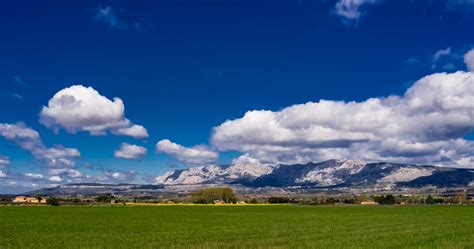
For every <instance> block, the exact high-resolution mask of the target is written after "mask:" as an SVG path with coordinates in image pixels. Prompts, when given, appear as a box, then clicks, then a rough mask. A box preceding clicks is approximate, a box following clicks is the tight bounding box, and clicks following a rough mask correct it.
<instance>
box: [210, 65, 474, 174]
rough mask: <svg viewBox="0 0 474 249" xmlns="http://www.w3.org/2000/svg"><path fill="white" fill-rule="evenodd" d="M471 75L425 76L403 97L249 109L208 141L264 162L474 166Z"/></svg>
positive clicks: (463, 73)
mask: <svg viewBox="0 0 474 249" xmlns="http://www.w3.org/2000/svg"><path fill="white" fill-rule="evenodd" d="M470 132H474V73H470V72H462V71H460V72H456V73H452V74H447V73H438V74H433V75H430V76H427V77H424V78H422V79H420V80H419V81H417V82H416V83H415V84H414V85H413V86H412V87H411V88H409V89H408V90H407V91H406V93H405V94H404V95H403V96H389V97H386V98H371V99H368V100H366V101H363V102H342V101H330V100H321V101H319V102H309V103H306V104H299V105H293V106H289V107H287V108H284V109H283V110H281V111H276V112H274V111H267V110H259V111H249V112H247V113H246V114H245V115H244V116H243V117H242V118H240V119H236V120H229V121H226V122H224V123H223V124H221V125H219V126H218V127H215V128H214V131H213V134H212V137H211V142H212V145H213V146H214V147H216V148H217V149H219V150H221V151H228V150H233V151H239V152H242V153H245V154H246V155H248V156H249V157H251V158H255V159H258V160H259V161H260V162H264V163H303V162H308V161H320V160H326V159H332V158H335V159H351V158H352V159H366V160H386V161H395V162H409V163H430V164H436V165H445V166H459V167H474V143H473V141H469V140H465V139H464V137H465V136H466V135H467V134H469V133H470Z"/></svg>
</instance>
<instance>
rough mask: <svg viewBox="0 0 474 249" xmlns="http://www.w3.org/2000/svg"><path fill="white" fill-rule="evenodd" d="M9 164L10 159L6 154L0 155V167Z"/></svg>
mask: <svg viewBox="0 0 474 249" xmlns="http://www.w3.org/2000/svg"><path fill="white" fill-rule="evenodd" d="M8 165H10V159H9V158H8V157H6V156H0V167H6V166H8Z"/></svg>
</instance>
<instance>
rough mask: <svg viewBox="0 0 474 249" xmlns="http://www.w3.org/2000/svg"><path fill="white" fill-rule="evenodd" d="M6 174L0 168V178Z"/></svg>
mask: <svg viewBox="0 0 474 249" xmlns="http://www.w3.org/2000/svg"><path fill="white" fill-rule="evenodd" d="M6 176H7V174H6V173H4V172H3V171H1V170H0V178H3V177H6Z"/></svg>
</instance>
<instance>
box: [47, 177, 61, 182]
mask: <svg viewBox="0 0 474 249" xmlns="http://www.w3.org/2000/svg"><path fill="white" fill-rule="evenodd" d="M49 180H50V181H52V182H62V181H63V179H62V178H61V177H59V176H51V177H50V178H49Z"/></svg>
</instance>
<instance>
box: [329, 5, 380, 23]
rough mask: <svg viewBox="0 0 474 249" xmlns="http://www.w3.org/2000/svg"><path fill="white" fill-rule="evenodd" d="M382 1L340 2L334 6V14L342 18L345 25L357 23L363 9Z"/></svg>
mask: <svg viewBox="0 0 474 249" xmlns="http://www.w3.org/2000/svg"><path fill="white" fill-rule="evenodd" d="M378 1H380V0H338V1H337V2H336V5H335V6H334V13H335V14H336V15H338V16H340V17H341V18H342V20H343V22H344V23H346V24H350V23H351V22H357V21H358V20H359V19H360V17H361V16H362V14H363V12H362V8H363V7H364V6H366V5H370V4H375V3H377V2H378Z"/></svg>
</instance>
